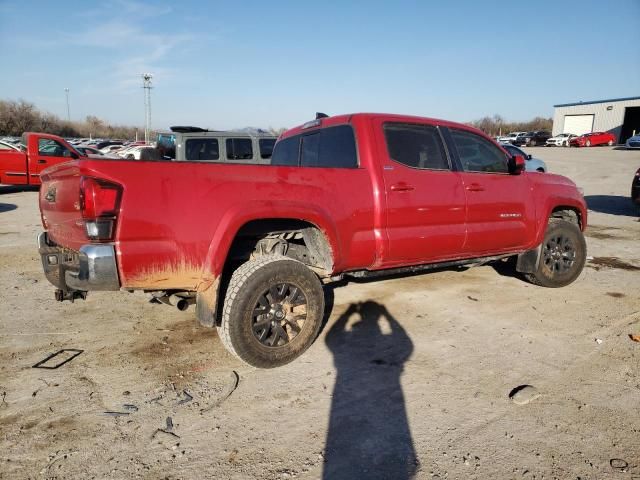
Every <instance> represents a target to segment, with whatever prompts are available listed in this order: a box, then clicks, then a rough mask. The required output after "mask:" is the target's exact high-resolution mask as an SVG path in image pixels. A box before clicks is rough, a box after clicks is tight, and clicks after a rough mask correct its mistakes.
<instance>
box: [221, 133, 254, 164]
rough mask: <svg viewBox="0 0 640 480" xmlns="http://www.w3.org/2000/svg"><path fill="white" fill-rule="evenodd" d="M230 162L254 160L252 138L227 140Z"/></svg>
mask: <svg viewBox="0 0 640 480" xmlns="http://www.w3.org/2000/svg"><path fill="white" fill-rule="evenodd" d="M226 145H227V159H228V160H251V159H252V158H253V146H252V145H251V139H250V138H227V141H226Z"/></svg>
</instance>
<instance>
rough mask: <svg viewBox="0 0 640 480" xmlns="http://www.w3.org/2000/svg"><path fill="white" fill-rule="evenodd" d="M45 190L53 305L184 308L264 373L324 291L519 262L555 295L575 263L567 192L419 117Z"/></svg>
mask: <svg viewBox="0 0 640 480" xmlns="http://www.w3.org/2000/svg"><path fill="white" fill-rule="evenodd" d="M42 181H43V185H42V188H41V190H40V198H39V201H40V210H41V213H42V221H43V226H44V230H45V231H44V232H43V233H42V234H41V235H40V236H39V240H38V242H39V249H40V254H41V258H42V264H43V268H44V271H45V274H46V276H47V278H48V279H49V281H50V282H51V283H52V284H53V285H54V286H55V289H56V298H57V299H58V300H74V299H77V298H84V297H85V296H86V294H87V292H88V291H92V290H129V291H131V290H144V291H146V292H149V293H151V295H153V296H154V297H155V299H156V300H157V301H161V302H164V303H168V304H171V305H174V306H176V307H178V308H179V309H186V308H188V307H189V305H191V304H195V311H196V316H197V317H198V319H199V321H200V323H201V324H203V325H205V326H210V327H214V326H215V327H217V328H218V331H219V338H220V339H221V341H222V342H223V343H224V345H225V346H226V347H227V348H228V350H229V351H230V352H232V353H233V354H234V355H236V356H237V357H238V358H240V359H241V360H243V361H244V362H246V363H248V364H250V365H253V366H255V367H262V368H268V367H275V366H278V365H283V364H285V363H287V362H290V361H292V360H293V359H295V358H296V357H298V356H299V355H300V354H301V353H302V352H304V351H305V350H306V349H307V348H308V347H309V346H310V345H311V344H312V342H313V340H314V339H315V337H316V335H317V334H318V331H319V329H320V325H321V323H322V319H323V315H324V293H323V284H324V283H328V282H332V281H335V280H338V279H342V278H349V277H372V276H379V275H385V274H390V273H394V274H395V273H399V272H415V271H420V270H429V269H432V268H443V267H451V266H458V265H466V264H474V263H475V264H479V263H480V264H484V263H488V262H496V261H501V260H503V259H507V258H509V257H514V258H515V262H514V264H515V268H516V270H517V271H518V272H520V274H521V275H522V276H523V277H524V278H526V279H527V280H528V281H530V282H533V283H535V284H537V285H541V286H545V287H562V286H564V285H567V284H569V283H571V282H573V281H574V280H575V279H576V278H577V277H578V276H579V274H580V272H581V271H582V268H583V266H584V263H585V258H586V246H585V241H584V237H583V231H584V229H585V228H586V225H587V209H586V204H585V201H584V198H583V196H582V194H581V193H580V191H579V190H578V189H577V187H576V186H575V184H574V183H573V182H572V181H571V180H569V179H568V178H565V177H562V176H560V175H554V174H544V175H543V174H540V173H536V172H532V173H529V172H526V171H525V160H524V159H523V158H522V156H518V155H516V156H511V155H510V154H509V153H508V152H507V151H505V150H504V149H503V148H502V147H501V146H500V145H498V144H496V143H495V142H494V141H493V140H492V139H490V138H489V137H487V136H486V135H484V134H483V133H482V132H480V131H479V130H477V129H474V128H471V127H469V126H467V125H462V124H458V123H454V122H449V121H445V120H436V119H431V118H422V117H413V116H405V115H391V114H365V113H360V114H349V115H339V116H333V117H326V116H323V115H318V116H317V118H316V119H314V120H312V121H310V122H307V123H305V124H304V125H301V126H298V127H296V128H293V129H291V130H288V131H286V132H285V133H283V134H282V135H281V136H280V138H279V139H278V142H277V143H276V145H275V148H274V150H273V155H272V156H271V159H270V162H269V164H260V165H256V164H228V163H212V162H211V161H209V160H208V159H188V160H184V161H165V162H162V161H153V162H152V161H128V160H124V159H122V160H109V159H107V160H104V159H93V158H78V159H75V160H74V161H72V162H69V163H65V164H61V165H57V166H53V167H50V168H48V169H47V170H45V171H44V172H43V174H42Z"/></svg>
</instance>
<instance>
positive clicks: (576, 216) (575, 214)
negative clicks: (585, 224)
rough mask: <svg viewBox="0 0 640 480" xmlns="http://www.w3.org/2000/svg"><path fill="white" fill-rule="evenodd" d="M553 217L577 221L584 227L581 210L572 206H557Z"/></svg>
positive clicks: (577, 223) (552, 214) (576, 222)
mask: <svg viewBox="0 0 640 480" xmlns="http://www.w3.org/2000/svg"><path fill="white" fill-rule="evenodd" d="M550 217H551V218H561V219H563V220H566V221H567V222H571V223H575V224H576V225H578V227H580V228H581V229H582V218H581V217H580V212H579V211H578V210H576V209H575V208H571V207H556V208H554V209H553V211H552V212H551V215H550Z"/></svg>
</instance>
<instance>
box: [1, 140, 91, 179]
mask: <svg viewBox="0 0 640 480" xmlns="http://www.w3.org/2000/svg"><path fill="white" fill-rule="evenodd" d="M22 143H23V144H24V146H25V147H26V151H24V152H23V151H21V150H16V149H0V183H3V184H7V185H40V173H41V172H42V170H44V169H45V168H47V167H50V166H52V165H56V164H58V163H62V162H68V161H69V160H73V159H78V158H80V157H84V155H82V154H81V153H80V152H78V151H77V150H76V149H75V148H73V147H72V146H71V145H69V144H68V143H67V142H65V141H64V139H62V138H60V137H58V136H57V135H49V134H47V133H33V132H27V133H25V134H24V135H22Z"/></svg>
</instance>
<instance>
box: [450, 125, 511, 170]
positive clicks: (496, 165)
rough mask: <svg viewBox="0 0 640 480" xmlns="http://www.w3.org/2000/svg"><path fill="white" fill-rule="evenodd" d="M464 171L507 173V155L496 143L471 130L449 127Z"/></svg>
mask: <svg viewBox="0 0 640 480" xmlns="http://www.w3.org/2000/svg"><path fill="white" fill-rule="evenodd" d="M451 136H452V137H453V143H455V145H456V150H457V151H458V156H459V157H460V162H462V168H464V170H465V172H483V173H508V171H509V170H508V166H507V157H506V155H505V154H504V152H502V150H500V149H499V148H498V147H497V146H496V145H494V144H493V143H491V142H489V141H488V140H486V139H484V138H482V137H480V136H478V135H476V134H474V133H471V132H466V131H463V130H456V129H451Z"/></svg>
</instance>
